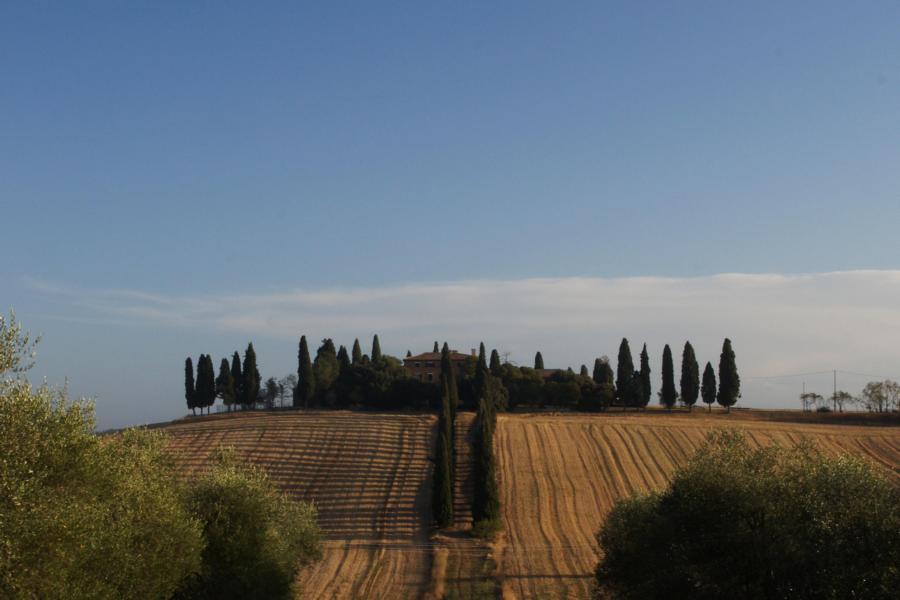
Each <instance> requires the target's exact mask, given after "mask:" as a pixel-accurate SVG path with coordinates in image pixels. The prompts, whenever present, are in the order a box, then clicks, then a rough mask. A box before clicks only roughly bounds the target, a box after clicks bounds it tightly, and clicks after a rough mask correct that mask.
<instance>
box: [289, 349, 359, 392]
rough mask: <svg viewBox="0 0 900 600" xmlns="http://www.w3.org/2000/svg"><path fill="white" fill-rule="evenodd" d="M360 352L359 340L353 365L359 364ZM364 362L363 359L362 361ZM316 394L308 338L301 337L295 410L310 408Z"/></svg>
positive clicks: (354, 352) (298, 353)
mask: <svg viewBox="0 0 900 600" xmlns="http://www.w3.org/2000/svg"><path fill="white" fill-rule="evenodd" d="M357 352H359V340H356V343H354V344H353V364H354V365H355V364H357V360H356V354H357ZM360 360H362V359H360ZM315 393H316V375H315V373H314V372H313V365H312V360H311V359H310V357H309V346H308V345H307V343H306V336H305V335H302V336H300V346H299V349H298V350H297V387H296V388H295V389H294V408H300V407H303V408H309V403H310V402H312V400H313V397H314V396H315Z"/></svg>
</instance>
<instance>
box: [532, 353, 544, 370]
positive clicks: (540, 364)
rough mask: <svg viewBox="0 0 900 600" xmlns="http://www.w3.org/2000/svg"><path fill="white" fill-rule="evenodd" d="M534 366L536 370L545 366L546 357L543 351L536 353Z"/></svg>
mask: <svg viewBox="0 0 900 600" xmlns="http://www.w3.org/2000/svg"><path fill="white" fill-rule="evenodd" d="M534 368H535V370H540V369H543V368H544V357H543V356H541V353H540V352H538V353H537V354H535V355H534Z"/></svg>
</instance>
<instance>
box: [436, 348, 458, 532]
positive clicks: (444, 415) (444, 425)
mask: <svg viewBox="0 0 900 600" xmlns="http://www.w3.org/2000/svg"><path fill="white" fill-rule="evenodd" d="M442 367H443V365H442ZM448 381H449V379H448V377H447V375H446V374H445V373H444V372H442V373H441V411H440V416H439V418H438V444H437V453H436V456H435V465H434V491H433V494H432V508H433V511H434V518H435V521H437V523H438V526H440V527H448V526H449V525H451V524H452V522H453V462H454V461H453V454H454V451H453V450H454V448H453V436H454V431H453V429H454V427H453V420H452V417H451V414H450V413H451V411H450V387H449V384H448Z"/></svg>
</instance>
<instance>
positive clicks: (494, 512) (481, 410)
mask: <svg viewBox="0 0 900 600" xmlns="http://www.w3.org/2000/svg"><path fill="white" fill-rule="evenodd" d="M496 419H497V415H496V413H495V412H494V409H493V407H492V405H491V401H490V399H487V398H482V399H481V400H480V401H479V403H478V415H477V417H476V429H475V443H474V450H475V464H474V471H475V473H474V475H475V489H474V493H473V495H472V517H473V520H474V521H475V525H476V526H478V525H479V523H484V522H488V523H490V522H494V523H495V522H496V521H497V519H499V517H500V492H499V488H498V486H497V466H496V460H495V457H494V443H493V439H494V428H495V423H496Z"/></svg>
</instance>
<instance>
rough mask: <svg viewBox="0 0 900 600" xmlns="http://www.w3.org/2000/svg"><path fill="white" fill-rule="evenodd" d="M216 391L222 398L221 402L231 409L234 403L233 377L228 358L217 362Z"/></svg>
mask: <svg viewBox="0 0 900 600" xmlns="http://www.w3.org/2000/svg"><path fill="white" fill-rule="evenodd" d="M216 393H217V394H218V395H219V397H220V398H222V404H224V405H225V406H227V407H228V410H231V406H232V405H233V404H234V398H235V396H234V377H232V375H231V367H230V366H229V364H228V359H227V358H223V359H222V362H221V363H219V376H218V377H217V378H216Z"/></svg>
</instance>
